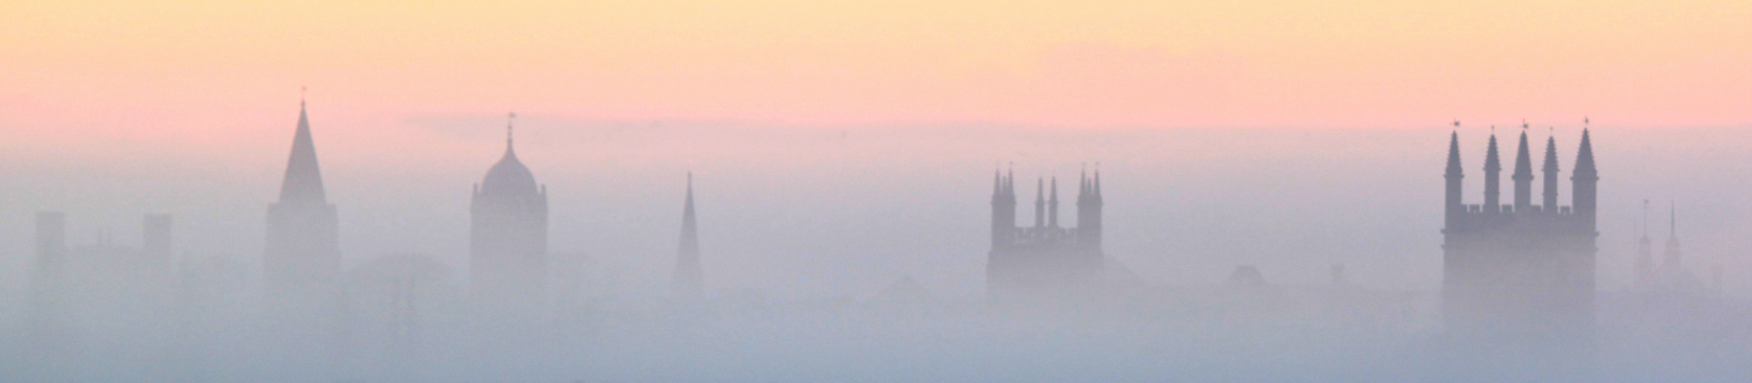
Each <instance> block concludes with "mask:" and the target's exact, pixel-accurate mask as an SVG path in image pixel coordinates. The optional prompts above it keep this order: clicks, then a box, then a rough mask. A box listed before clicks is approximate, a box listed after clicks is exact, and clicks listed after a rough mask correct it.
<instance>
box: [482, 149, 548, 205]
mask: <svg viewBox="0 0 1752 383" xmlns="http://www.w3.org/2000/svg"><path fill="white" fill-rule="evenodd" d="M481 194H537V188H536V185H535V174H532V173H530V172H529V168H528V167H525V166H523V162H522V161H518V160H517V152H516V151H515V150H512V149H511V143H510V142H506V143H505V157H503V158H500V159H499V163H497V164H493V168H492V169H489V170H487V178H486V179H485V180H482V181H481Z"/></svg>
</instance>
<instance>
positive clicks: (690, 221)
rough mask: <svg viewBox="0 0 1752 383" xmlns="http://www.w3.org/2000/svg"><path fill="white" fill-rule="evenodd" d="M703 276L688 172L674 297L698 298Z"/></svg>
mask: <svg viewBox="0 0 1752 383" xmlns="http://www.w3.org/2000/svg"><path fill="white" fill-rule="evenodd" d="M704 274H705V271H704V270H702V268H701V267H700V237H699V228H698V227H697V224H696V223H695V222H694V197H693V172H688V173H687V201H686V202H683V203H682V205H681V246H680V248H679V249H677V250H676V255H675V276H674V278H675V280H674V284H675V286H674V289H675V295H677V296H680V297H689V298H691V297H698V296H700V294H701V290H702V289H703V287H704V286H703V285H704V281H703V279H705V276H704Z"/></svg>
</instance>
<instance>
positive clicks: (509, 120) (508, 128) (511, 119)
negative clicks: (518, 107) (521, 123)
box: [505, 112, 517, 147]
mask: <svg viewBox="0 0 1752 383" xmlns="http://www.w3.org/2000/svg"><path fill="white" fill-rule="evenodd" d="M508 114H509V116H508V117H506V118H505V146H507V147H509V146H511V133H512V130H513V129H515V128H514V126H513V125H514V124H513V123H515V122H516V121H517V112H510V113H508Z"/></svg>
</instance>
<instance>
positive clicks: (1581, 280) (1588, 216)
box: [1442, 130, 1599, 381]
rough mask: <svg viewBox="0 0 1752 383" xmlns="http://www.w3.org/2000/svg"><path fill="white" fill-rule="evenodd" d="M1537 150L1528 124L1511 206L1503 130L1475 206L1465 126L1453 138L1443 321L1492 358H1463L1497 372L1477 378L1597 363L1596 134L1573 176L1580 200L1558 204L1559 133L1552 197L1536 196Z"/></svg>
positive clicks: (1551, 149) (1478, 369) (1524, 375)
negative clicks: (1502, 187)
mask: <svg viewBox="0 0 1752 383" xmlns="http://www.w3.org/2000/svg"><path fill="white" fill-rule="evenodd" d="M1528 149H1529V148H1528V145H1527V140H1526V135H1525V134H1524V133H1523V135H1522V139H1521V142H1520V145H1519V147H1518V148H1517V153H1516V154H1517V156H1518V158H1517V159H1516V164H1515V174H1514V176H1513V180H1514V181H1515V201H1514V205H1508V206H1504V205H1501V204H1499V203H1498V201H1497V193H1498V189H1497V185H1496V179H1497V177H1498V172H1499V170H1500V169H1501V166H1500V165H1499V164H1498V159H1497V150H1496V138H1495V136H1494V135H1493V136H1492V137H1491V141H1490V146H1489V147H1488V148H1487V149H1486V150H1487V151H1486V153H1485V167H1484V171H1485V187H1484V190H1485V195H1484V201H1485V205H1483V206H1480V205H1465V204H1464V202H1463V200H1462V197H1461V189H1462V188H1461V186H1462V185H1461V179H1462V178H1463V175H1462V174H1461V173H1462V172H1461V169H1460V152H1459V151H1460V147H1459V135H1458V133H1455V134H1453V135H1451V136H1450V139H1449V144H1448V165H1447V172H1446V174H1445V176H1444V178H1446V183H1447V184H1446V187H1445V189H1446V190H1445V193H1446V196H1447V198H1446V199H1447V201H1446V204H1445V208H1444V211H1445V214H1446V219H1445V221H1446V223H1445V225H1444V228H1443V229H1442V234H1443V244H1442V250H1443V251H1442V252H1443V281H1442V285H1443V287H1442V318H1443V319H1442V322H1443V329H1444V332H1445V333H1446V335H1447V337H1448V339H1449V340H1451V341H1453V342H1454V343H1455V344H1456V345H1458V346H1459V347H1473V348H1476V349H1473V350H1472V351H1473V352H1472V353H1471V355H1480V356H1481V357H1480V358H1475V359H1474V360H1469V361H1466V362H1478V363H1485V364H1484V365H1465V366H1456V367H1457V370H1456V371H1455V373H1460V374H1490V375H1493V376H1480V377H1476V378H1479V379H1476V380H1532V381H1542V380H1551V379H1554V378H1560V377H1575V376H1577V375H1573V374H1574V373H1577V372H1585V371H1588V370H1589V369H1590V367H1589V365H1590V363H1591V360H1592V340H1593V337H1594V335H1593V334H1594V332H1593V329H1594V297H1595V286H1594V283H1595V282H1594V279H1595V253H1596V248H1595V237H1597V236H1598V232H1597V231H1596V228H1595V226H1594V224H1595V215H1596V212H1595V202H1594V201H1595V183H1596V182H1597V181H1598V180H1599V177H1598V173H1597V172H1596V171H1595V169H1594V158H1593V148H1592V143H1591V141H1590V139H1589V136H1588V132H1587V130H1583V133H1582V142H1581V145H1580V148H1579V150H1578V152H1577V158H1576V169H1575V172H1574V174H1573V175H1572V176H1571V180H1572V181H1574V186H1573V187H1572V190H1574V193H1575V195H1574V196H1573V197H1572V202H1571V203H1572V204H1573V207H1570V206H1556V202H1555V201H1556V200H1557V190H1556V189H1557V188H1556V183H1557V182H1556V177H1557V172H1558V170H1557V169H1558V168H1557V161H1556V154H1555V150H1556V149H1555V140H1553V142H1548V144H1547V154H1546V159H1545V178H1546V179H1545V186H1546V188H1545V195H1544V197H1545V198H1544V201H1545V203H1544V204H1543V205H1538V206H1535V205H1533V204H1532V201H1531V199H1532V198H1531V197H1532V196H1531V194H1532V181H1533V172H1532V164H1531V162H1532V161H1531V158H1530V154H1531V153H1530V151H1529V150H1528ZM1457 363H1459V362H1457Z"/></svg>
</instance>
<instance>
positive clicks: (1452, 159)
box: [1445, 131, 1465, 177]
mask: <svg viewBox="0 0 1752 383" xmlns="http://www.w3.org/2000/svg"><path fill="white" fill-rule="evenodd" d="M1447 170H1448V171H1447V173H1446V174H1445V175H1446V176H1449V177H1457V176H1460V175H1462V174H1465V171H1464V170H1462V169H1461V166H1460V131H1454V132H1452V133H1449V135H1448V169H1447Z"/></svg>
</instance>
